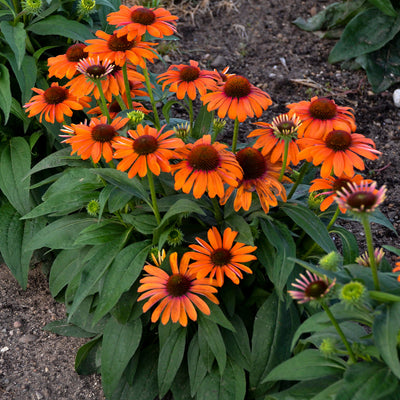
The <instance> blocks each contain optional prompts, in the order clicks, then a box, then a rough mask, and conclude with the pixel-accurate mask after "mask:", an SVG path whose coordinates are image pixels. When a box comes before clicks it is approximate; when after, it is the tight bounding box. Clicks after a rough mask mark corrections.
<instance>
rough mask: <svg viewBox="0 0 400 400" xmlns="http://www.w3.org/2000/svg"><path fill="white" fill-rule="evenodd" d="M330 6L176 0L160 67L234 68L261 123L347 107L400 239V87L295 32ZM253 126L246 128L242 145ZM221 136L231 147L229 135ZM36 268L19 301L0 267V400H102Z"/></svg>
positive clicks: (386, 239) (329, 43) (381, 240)
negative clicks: (261, 108) (299, 105)
mask: <svg viewBox="0 0 400 400" xmlns="http://www.w3.org/2000/svg"><path fill="white" fill-rule="evenodd" d="M127 3H129V2H127ZM331 3H333V1H332V0H327V1H318V2H316V1H314V0H304V1H300V0H287V1H282V0H258V1H257V0H253V1H250V0H210V1H206V0H201V1H198V2H194V1H191V2H189V1H188V0H186V1H185V0H181V1H179V0H175V2H174V6H175V9H174V10H173V12H174V13H175V14H177V15H179V17H180V22H179V24H178V36H179V38H180V40H179V41H178V42H177V43H176V44H175V45H174V46H172V47H171V48H170V49H169V52H168V53H167V54H166V55H165V56H164V59H165V61H166V63H167V65H169V64H179V63H187V62H189V60H196V61H198V62H200V65H201V67H202V68H208V69H213V68H216V69H218V70H222V69H223V68H224V67H226V66H230V72H232V73H236V74H240V75H243V76H246V77H247V78H248V79H249V80H250V81H251V82H252V83H253V84H255V85H257V86H259V87H261V88H262V89H263V90H265V91H266V92H268V93H269V94H270V96H271V98H272V100H273V105H272V106H271V107H270V108H269V109H268V110H267V111H266V112H264V114H263V116H262V118H261V120H262V121H266V122H270V121H271V119H272V118H273V117H275V116H277V115H279V114H281V113H284V112H286V111H287V108H286V105H287V104H289V103H293V102H298V101H301V100H309V99H310V98H311V97H313V96H327V97H329V98H332V99H334V100H335V101H336V103H337V104H338V105H341V106H346V107H352V108H353V109H354V112H355V115H356V121H357V126H358V129H357V132H358V133H362V134H363V135H365V136H367V137H369V138H371V139H373V140H374V141H375V143H376V146H377V148H378V149H379V150H380V151H381V152H382V155H381V157H380V159H379V160H378V161H374V162H367V163H366V171H365V172H364V176H365V177H369V178H372V179H374V180H376V181H377V182H378V186H381V185H383V184H385V185H386V186H387V189H388V195H387V199H386V201H385V203H384V205H383V206H382V207H381V211H382V212H383V213H384V214H385V215H386V217H387V218H388V219H389V220H390V221H391V223H392V224H393V226H394V228H395V229H396V230H397V231H398V232H399V231H400V229H399V224H400V215H399V205H400V186H399V182H400V175H398V174H397V173H398V171H399V166H400V109H399V108H396V107H395V106H394V105H393V99H392V94H393V90H394V89H395V88H396V86H395V87H392V88H390V90H388V91H385V92H383V93H379V94H374V93H373V92H372V90H371V88H370V85H369V84H368V82H367V80H366V76H365V73H364V72H363V71H362V70H359V71H345V70H341V68H340V66H339V65H330V64H328V62H327V58H328V55H329V52H330V50H331V49H332V47H333V46H334V44H335V41H334V40H327V39H321V38H320V37H319V36H317V35H316V34H313V33H309V32H304V31H301V30H299V29H298V28H297V27H296V26H295V25H293V24H292V21H293V20H295V19H296V18H297V17H303V18H308V17H310V16H311V15H314V14H315V13H316V12H318V11H320V10H321V9H322V8H323V7H325V6H327V5H328V4H331ZM130 4H133V2H131V3H130ZM199 4H200V5H201V7H198V8H197V9H196V10H195V9H194V7H195V6H196V5H199ZM164 48H165V46H164ZM151 69H152V70H154V72H163V71H164V70H165V69H166V66H164V65H163V64H162V63H161V62H158V63H157V64H156V65H154V66H152V67H151ZM399 87H400V85H399ZM178 112H179V111H178ZM254 121H255V120H252V121H246V122H245V123H244V124H243V127H242V128H241V132H242V137H241V139H242V141H243V140H245V135H246V134H247V132H249V131H250V130H251V129H252V127H251V125H250V124H249V123H250V122H254ZM225 132H226V133H225V136H226V138H227V140H229V132H230V126H229V125H228V126H227V129H226V130H225ZM346 228H348V229H351V230H353V232H355V233H356V234H357V236H358V237H359V239H360V241H361V242H362V240H363V237H362V233H361V232H360V228H359V226H358V225H357V224H346ZM373 232H374V240H375V244H376V245H383V244H389V245H392V246H396V247H400V241H399V238H398V237H397V235H396V233H395V232H393V231H391V230H389V229H387V228H385V227H383V226H380V225H375V224H374V225H373ZM387 256H388V259H389V261H390V262H391V263H393V261H394V259H395V258H394V256H393V255H391V254H390V253H388V252H387ZM32 267H33V268H32V271H31V272H30V274H29V283H28V288H27V290H25V291H23V290H21V289H20V288H19V286H18V284H17V283H16V281H15V280H14V278H13V277H12V275H11V274H10V273H9V271H8V269H7V267H6V266H5V265H1V267H0V399H1V400H55V399H57V400H80V399H82V400H89V399H96V400H103V399H104V397H103V395H102V390H101V380H100V377H98V376H79V375H77V374H76V372H75V371H74V358H75V354H76V351H77V350H78V348H79V347H80V346H81V345H82V344H84V343H85V340H84V339H77V338H68V337H61V336H57V335H55V334H52V333H49V332H46V331H44V330H43V327H44V326H45V325H46V324H47V323H49V322H51V321H54V320H58V319H62V318H64V317H65V314H64V312H65V311H64V307H63V305H62V304H58V303H57V302H55V301H54V300H53V299H52V297H51V295H50V292H49V290H48V284H47V278H46V274H45V273H44V270H46V268H43V263H42V262H38V263H36V264H35V265H33V266H32ZM132 400H134V399H132Z"/></svg>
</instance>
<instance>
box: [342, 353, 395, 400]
mask: <svg viewBox="0 0 400 400" xmlns="http://www.w3.org/2000/svg"><path fill="white" fill-rule="evenodd" d="M396 352H397V350H396ZM343 383H344V384H343V386H342V387H341V389H339V390H338V392H337V395H336V398H337V399H340V400H364V399H374V400H379V399H382V398H383V397H385V396H388V395H390V394H391V393H394V392H395V390H396V389H397V388H398V385H399V382H398V380H397V379H396V377H395V376H394V375H393V374H392V373H391V372H390V370H389V369H388V368H387V367H386V365H384V364H380V363H377V362H374V363H368V362H363V363H357V364H352V365H350V366H349V367H348V369H347V371H346V372H345V374H344V382H343Z"/></svg>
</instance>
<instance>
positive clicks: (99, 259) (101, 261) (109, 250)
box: [68, 235, 126, 321]
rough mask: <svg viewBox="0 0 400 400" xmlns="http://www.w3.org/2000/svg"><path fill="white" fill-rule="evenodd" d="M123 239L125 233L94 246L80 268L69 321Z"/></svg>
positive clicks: (107, 266)
mask: <svg viewBox="0 0 400 400" xmlns="http://www.w3.org/2000/svg"><path fill="white" fill-rule="evenodd" d="M125 240H126V237H125V235H122V236H121V237H120V238H119V239H116V240H113V241H112V242H108V243H105V244H104V245H98V246H96V247H95V251H94V253H92V254H91V258H90V259H89V260H88V261H87V262H86V263H85V266H84V267H83V269H82V276H81V281H80V285H79V287H78V290H77V291H76V293H75V296H74V300H73V303H72V305H71V308H70V309H69V318H68V320H69V321H70V320H71V316H72V315H73V314H74V312H75V311H76V310H77V308H78V306H79V305H80V304H81V303H82V301H83V300H84V299H85V297H86V296H88V295H89V294H90V292H91V290H92V288H93V287H94V286H95V285H96V284H97V282H98V281H99V280H100V279H101V278H102V276H103V275H104V273H105V272H106V271H107V269H108V268H109V266H110V264H111V263H112V261H113V260H114V258H115V256H116V255H117V254H118V253H119V251H120V248H121V245H122V244H123V243H124V242H125Z"/></svg>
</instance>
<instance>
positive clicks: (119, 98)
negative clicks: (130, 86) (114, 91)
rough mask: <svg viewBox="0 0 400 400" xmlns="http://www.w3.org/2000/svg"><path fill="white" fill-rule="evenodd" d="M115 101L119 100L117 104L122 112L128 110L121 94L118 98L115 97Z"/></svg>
mask: <svg viewBox="0 0 400 400" xmlns="http://www.w3.org/2000/svg"><path fill="white" fill-rule="evenodd" d="M115 99H116V100H117V103H118V104H119V106H120V108H121V111H124V110H126V104H125V103H124V100H122V97H121V95H120V94H119V95H118V96H116V97H115Z"/></svg>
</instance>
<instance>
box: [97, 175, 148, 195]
mask: <svg viewBox="0 0 400 400" xmlns="http://www.w3.org/2000/svg"><path fill="white" fill-rule="evenodd" d="M91 172H92V173H94V174H97V175H99V176H101V177H102V178H103V179H105V180H106V181H107V182H109V183H111V184H113V185H114V186H117V187H118V188H120V189H121V190H123V191H124V192H127V193H129V194H131V195H133V196H136V197H138V198H139V199H141V200H143V201H145V202H148V201H149V199H148V194H147V192H146V190H145V189H144V188H143V185H142V184H141V182H140V180H139V178H138V177H134V178H132V179H130V178H128V174H127V173H126V172H123V171H119V170H117V169H92V170H91Z"/></svg>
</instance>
